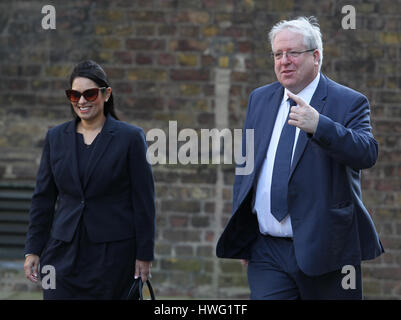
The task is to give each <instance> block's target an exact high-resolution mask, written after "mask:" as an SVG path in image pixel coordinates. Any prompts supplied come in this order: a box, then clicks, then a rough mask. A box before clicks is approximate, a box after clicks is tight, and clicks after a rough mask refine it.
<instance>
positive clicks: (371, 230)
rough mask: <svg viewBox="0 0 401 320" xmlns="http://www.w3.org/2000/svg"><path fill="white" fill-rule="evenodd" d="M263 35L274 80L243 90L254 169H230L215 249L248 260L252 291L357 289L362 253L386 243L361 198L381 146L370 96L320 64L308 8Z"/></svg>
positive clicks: (294, 294)
mask: <svg viewBox="0 0 401 320" xmlns="http://www.w3.org/2000/svg"><path fill="white" fill-rule="evenodd" d="M269 37H270V41H271V46H272V51H273V52H272V56H273V59H274V70H275V73H276V76H277V80H278V82H274V83H272V84H270V85H266V86H263V87H260V88H257V89H255V90H254V91H253V92H252V93H251V95H250V97H249V104H248V110H247V116H246V121H245V128H244V129H254V136H255V144H254V147H255V148H254V150H256V153H255V165H254V170H253V172H252V173H251V174H249V175H238V174H237V175H236V177H235V182H234V192H233V215H232V217H231V219H230V221H229V222H228V224H227V226H226V228H225V230H224V232H223V234H222V235H221V237H220V239H219V241H218V244H217V250H216V252H217V256H218V257H221V258H234V259H241V260H242V263H243V264H244V265H246V266H248V282H249V286H250V290H251V299H361V298H362V281H361V261H362V260H367V259H373V258H375V257H377V256H379V255H380V254H381V253H382V252H384V250H383V247H382V245H381V243H380V240H379V237H378V235H377V232H376V230H375V227H374V224H373V222H372V219H371V218H370V215H369V213H368V212H367V210H366V208H365V207H364V205H363V203H362V200H361V186H360V175H361V169H366V168H370V167H372V166H373V165H374V164H375V162H376V159H377V155H378V145H377V142H376V140H375V139H374V137H373V135H372V132H371V126H370V117H369V114H370V111H369V103H368V100H367V98H366V97H365V96H363V95H362V94H360V93H358V92H356V91H354V90H352V89H350V88H347V87H344V86H342V85H340V84H338V83H336V82H334V81H332V80H330V79H329V78H327V77H326V76H324V75H323V74H321V73H320V68H321V64H322V59H323V46H322V40H321V33H320V29H319V25H318V24H317V23H316V21H315V19H314V18H313V17H311V18H304V17H301V18H298V19H296V20H291V21H285V20H284V21H281V22H279V23H278V24H276V25H275V26H274V27H273V28H272V30H271V32H270V34H269ZM244 132H245V130H244ZM245 165H246V164H244V166H245ZM344 270H351V271H349V273H348V271H346V272H344ZM342 272H344V273H342ZM345 277H348V278H347V279H346V280H347V281H348V280H349V281H348V282H349V283H348V285H345V284H346V282H347V281H344V278H345Z"/></svg>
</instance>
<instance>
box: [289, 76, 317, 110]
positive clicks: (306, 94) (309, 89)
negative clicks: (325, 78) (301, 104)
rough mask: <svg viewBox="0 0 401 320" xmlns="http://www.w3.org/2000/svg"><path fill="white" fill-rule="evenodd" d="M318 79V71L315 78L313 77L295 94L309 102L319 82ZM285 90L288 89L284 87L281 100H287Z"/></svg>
mask: <svg viewBox="0 0 401 320" xmlns="http://www.w3.org/2000/svg"><path fill="white" fill-rule="evenodd" d="M319 80H320V72H318V73H317V75H316V77H315V79H313V80H312V82H311V83H309V84H308V85H307V86H306V87H305V88H303V89H302V91H300V92H299V93H298V94H297V96H299V97H301V98H302V99H303V100H304V101H305V102H306V103H308V104H309V103H310V101H311V100H312V97H313V94H314V93H315V91H316V88H317V86H318V84H319ZM287 91H288V90H287V88H284V95H283V101H282V102H284V101H287V99H288V94H287Z"/></svg>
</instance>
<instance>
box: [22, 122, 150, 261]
mask: <svg viewBox="0 0 401 320" xmlns="http://www.w3.org/2000/svg"><path fill="white" fill-rule="evenodd" d="M75 126H76V121H75V120H73V121H70V122H66V123H64V124H61V125H58V126H56V127H54V128H52V129H50V130H49V131H48V133H47V135H46V139H45V143H44V148H43V154H42V159H41V163H40V167H39V171H38V174H37V178H36V187H35V191H34V194H33V197H32V203H31V209H30V224H29V228H28V234H27V240H26V245H25V253H34V254H37V255H39V256H40V254H41V252H42V251H43V249H44V247H45V245H46V242H47V241H48V238H49V236H50V234H51V236H52V237H53V238H55V239H58V240H62V241H66V242H70V241H71V240H72V238H73V236H74V232H75V230H76V229H77V226H78V223H79V221H80V218H81V216H82V218H83V222H84V223H85V227H86V229H87V232H88V236H89V239H90V240H91V241H93V242H96V243H99V242H108V241H118V240H123V239H128V238H135V241H136V246H137V250H136V258H137V259H139V260H145V261H150V260H152V259H153V258H154V256H153V250H154V232H155V205H154V200H155V199H154V182H153V176H152V171H151V166H150V165H149V163H148V162H147V160H146V149H147V145H146V141H145V135H144V133H143V131H142V129H140V128H139V127H136V126H133V125H130V124H128V123H125V122H122V121H118V120H116V119H115V118H113V117H112V116H111V115H108V116H107V118H106V121H105V123H104V126H103V129H102V131H101V132H100V133H99V135H100V136H99V137H97V141H96V144H95V146H94V149H93V150H92V153H91V156H90V159H89V164H88V166H87V170H88V172H87V174H86V176H85V177H86V179H85V181H83V182H81V181H80V178H79V173H78V162H77V152H76V138H75V136H76V134H75V132H76V128H75ZM55 207H56V210H55Z"/></svg>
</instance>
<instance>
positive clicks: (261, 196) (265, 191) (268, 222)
mask: <svg viewBox="0 0 401 320" xmlns="http://www.w3.org/2000/svg"><path fill="white" fill-rule="evenodd" d="M319 80H320V73H318V74H317V76H316V78H315V79H314V80H313V81H312V82H311V83H310V84H309V85H308V86H306V87H305V88H304V89H303V90H302V91H301V92H299V93H298V94H297V96H299V97H301V98H302V99H303V100H304V101H305V102H306V103H308V104H310V101H311V99H312V96H313V94H314V93H315V91H316V88H317V86H318V84H319ZM287 99H288V95H287V89H284V95H283V99H282V101H281V104H280V107H279V110H278V113H277V117H276V122H275V124H274V128H273V132H272V136H271V139H270V143H269V147H268V148H267V154H266V157H265V160H264V162H263V165H262V168H261V170H260V173H259V177H258V179H257V185H256V192H255V194H254V205H253V212H254V213H256V214H257V217H258V222H259V231H260V232H261V233H262V234H269V235H271V236H275V237H292V236H293V232H292V226H291V217H290V216H289V215H288V214H287V216H286V217H285V218H284V219H283V220H282V221H281V222H279V221H277V220H276V218H275V217H274V216H273V215H272V214H271V209H270V190H271V183H272V175H273V167H274V159H275V157H276V151H277V146H278V143H279V140H280V135H281V131H282V129H283V126H284V124H285V122H286V121H287V116H288V111H289V109H290V104H289V102H288V101H287ZM266 108H269V106H266ZM299 130H300V129H299V128H296V130H295V140H294V146H293V149H292V158H291V163H292V159H293V158H294V152H295V148H296V145H297V141H298V136H299Z"/></svg>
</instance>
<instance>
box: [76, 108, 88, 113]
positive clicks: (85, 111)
mask: <svg viewBox="0 0 401 320" xmlns="http://www.w3.org/2000/svg"><path fill="white" fill-rule="evenodd" d="M78 109H79V112H81V113H87V112H89V109H90V107H78Z"/></svg>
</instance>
